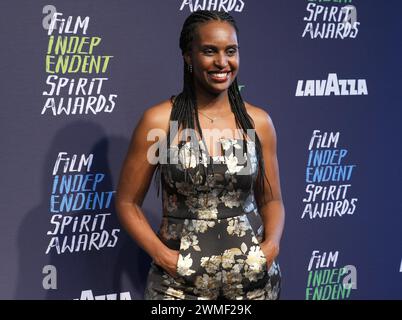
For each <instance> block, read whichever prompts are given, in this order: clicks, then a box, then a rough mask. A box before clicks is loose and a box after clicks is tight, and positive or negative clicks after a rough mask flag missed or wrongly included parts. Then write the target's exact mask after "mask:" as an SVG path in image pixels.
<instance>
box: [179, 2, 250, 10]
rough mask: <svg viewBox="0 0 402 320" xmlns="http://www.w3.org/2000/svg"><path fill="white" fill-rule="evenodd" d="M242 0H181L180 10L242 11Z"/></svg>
mask: <svg viewBox="0 0 402 320" xmlns="http://www.w3.org/2000/svg"><path fill="white" fill-rule="evenodd" d="M244 5H245V4H244V1H242V0H182V2H181V6H180V11H183V10H184V9H188V10H190V11H191V12H194V11H197V10H217V11H225V12H230V11H236V12H242V11H243V9H244Z"/></svg>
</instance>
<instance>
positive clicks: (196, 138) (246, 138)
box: [116, 11, 285, 299]
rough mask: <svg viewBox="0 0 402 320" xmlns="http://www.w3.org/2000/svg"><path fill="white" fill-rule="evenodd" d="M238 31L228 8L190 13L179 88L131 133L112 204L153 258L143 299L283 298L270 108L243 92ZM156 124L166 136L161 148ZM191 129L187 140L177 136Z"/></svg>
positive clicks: (280, 212) (183, 38)
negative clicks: (155, 223)
mask: <svg viewBox="0 0 402 320" xmlns="http://www.w3.org/2000/svg"><path fill="white" fill-rule="evenodd" d="M237 35H238V29H237V26H236V24H235V21H234V20H233V18H232V17H231V16H230V15H229V14H227V13H225V12H215V11H196V12H194V13H192V14H191V15H190V16H189V17H188V18H187V19H186V21H185V22H184V25H183V29H182V32H181V36H180V48H181V50H182V54H183V59H184V86H183V91H182V92H181V93H180V94H178V95H177V97H174V96H172V98H171V99H169V100H166V101H164V102H162V103H160V104H158V105H155V106H153V107H151V108H149V109H147V110H146V111H145V112H144V114H143V116H142V118H141V120H140V122H139V124H138V125H137V127H136V129H135V130H134V133H133V137H132V140H131V144H130V148H129V151H128V154H127V157H126V159H125V162H124V165H123V168H122V171H121V175H120V181H119V185H118V189H117V194H116V206H117V212H118V214H119V218H120V221H121V222H122V224H123V226H124V228H125V229H126V230H127V232H128V233H129V234H130V235H131V236H132V237H133V239H135V240H136V241H137V243H138V244H139V245H140V246H141V247H142V248H143V249H144V250H145V251H146V252H147V253H148V254H149V255H150V256H151V257H152V258H153V261H152V263H151V268H150V270H149V274H148V279H147V284H146V290H145V299H278V298H279V293H280V283H281V274H280V270H279V266H278V264H277V263H276V262H275V258H276V257H277V255H278V253H279V245H280V239H281V235H282V230H283V226H284V220H285V219H284V216H285V213H284V206H283V203H282V199H281V190H280V181H279V169H278V162H277V156H276V134H275V129H274V126H273V124H272V121H271V118H270V117H269V115H268V114H267V113H266V112H265V111H264V110H263V109H261V108H258V107H255V106H253V105H251V104H249V103H245V102H244V101H243V100H242V98H241V95H240V92H239V89H238V84H237V80H236V76H237V73H238V70H239V46H238V40H237ZM169 120H170V121H169ZM173 123H176V124H177V127H176V129H175V127H174V126H170V124H173ZM177 128H178V129H179V130H177ZM185 129H189V131H186V130H185ZM191 129H194V130H191ZM211 129H214V131H211ZM152 130H159V132H160V130H163V132H165V133H167V134H166V136H165V139H160V140H159V141H158V142H159V145H158V146H159V150H158V151H157V152H156V153H155V152H154V153H152V152H149V151H150V150H151V149H152V148H153V147H155V146H154V145H153V144H154V141H147V134H148V133H149V132H151V131H152ZM188 132H190V141H188V138H186V137H185V136H184V137H183V136H181V134H183V133H187V134H188ZM194 132H195V133H196V134H195V135H194ZM207 137H209V139H207ZM163 146H167V147H168V149H164V148H163ZM217 147H218V148H217ZM216 150H218V151H216ZM239 150H240V152H239ZM244 150H245V151H244ZM242 151H244V152H243V153H242ZM150 154H154V156H153V158H152V159H150V157H149V155H150ZM162 156H166V158H163V157H162ZM157 157H160V158H158V159H159V163H156V164H155V159H157ZM241 158H242V159H241ZM161 159H165V160H167V161H161ZM241 160H243V161H241ZM155 169H157V171H156V177H157V178H158V177H159V178H160V182H161V186H162V201H163V217H162V223H161V226H160V228H159V231H158V233H157V234H155V233H154V231H153V230H152V228H151V226H150V225H149V223H148V221H147V219H146V218H145V216H144V213H143V212H142V210H141V205H142V201H143V199H144V197H145V195H146V192H147V190H148V188H149V185H150V181H151V179H152V176H153V174H154V173H155ZM156 181H157V182H158V181H159V180H156Z"/></svg>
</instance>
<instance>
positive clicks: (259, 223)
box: [245, 211, 268, 268]
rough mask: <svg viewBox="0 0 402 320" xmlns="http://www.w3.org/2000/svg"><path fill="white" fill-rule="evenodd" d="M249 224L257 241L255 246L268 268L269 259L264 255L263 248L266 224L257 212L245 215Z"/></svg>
mask: <svg viewBox="0 0 402 320" xmlns="http://www.w3.org/2000/svg"><path fill="white" fill-rule="evenodd" d="M245 217H246V220H247V223H248V225H249V228H250V232H251V234H252V236H253V238H255V239H256V243H255V242H254V241H253V243H254V244H256V245H258V248H259V250H260V252H261V256H262V257H263V258H264V260H265V264H264V265H265V267H266V268H267V267H268V266H267V258H266V256H265V254H264V252H263V251H262V247H261V242H262V241H263V238H264V224H263V220H262V218H261V216H260V215H259V214H258V213H256V212H255V211H253V212H250V213H248V214H246V215H245Z"/></svg>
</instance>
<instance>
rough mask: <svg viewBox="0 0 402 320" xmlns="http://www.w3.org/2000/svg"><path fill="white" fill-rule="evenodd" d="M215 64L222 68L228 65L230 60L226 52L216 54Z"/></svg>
mask: <svg viewBox="0 0 402 320" xmlns="http://www.w3.org/2000/svg"><path fill="white" fill-rule="evenodd" d="M215 65H216V66H217V67H220V68H225V67H226V66H227V65H228V60H227V57H226V54H225V53H219V54H217V55H216V58H215Z"/></svg>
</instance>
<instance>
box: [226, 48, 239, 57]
mask: <svg viewBox="0 0 402 320" xmlns="http://www.w3.org/2000/svg"><path fill="white" fill-rule="evenodd" d="M236 53H237V49H235V48H231V49H229V50H227V54H228V55H229V56H234V55H235V54H236Z"/></svg>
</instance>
